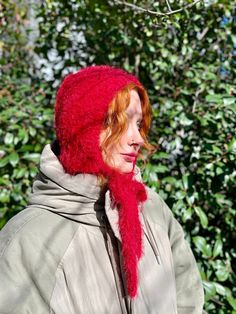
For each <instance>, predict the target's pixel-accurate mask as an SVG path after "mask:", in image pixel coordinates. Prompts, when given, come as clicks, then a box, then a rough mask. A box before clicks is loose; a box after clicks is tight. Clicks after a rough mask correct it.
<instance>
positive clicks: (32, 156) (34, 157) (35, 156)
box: [22, 153, 40, 163]
mask: <svg viewBox="0 0 236 314" xmlns="http://www.w3.org/2000/svg"><path fill="white" fill-rule="evenodd" d="M22 158H23V159H26V160H30V161H33V162H35V163H38V162H39V158H40V154H38V153H29V154H25V155H24V156H23V157H22Z"/></svg>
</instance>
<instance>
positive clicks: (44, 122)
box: [0, 0, 236, 314]
mask: <svg viewBox="0 0 236 314" xmlns="http://www.w3.org/2000/svg"><path fill="white" fill-rule="evenodd" d="M130 2H132V3H136V5H139V6H142V7H148V8H150V9H152V10H154V11H162V12H165V11H166V10H167V7H166V1H130ZM170 3H171V6H172V9H175V8H179V7H181V6H183V5H184V4H186V3H189V2H188V1H183V0H180V1H170ZM235 8H236V3H235V2H233V1H231V2H229V1H220V0H219V1H205V2H203V1H201V2H200V3H199V4H197V5H196V6H194V7H192V8H191V9H190V10H185V11H182V12H180V13H178V14H175V15H171V16H169V17H168V18H166V17H159V16H154V15H150V14H148V13H141V12H139V11H137V10H132V9H131V8H128V7H126V6H124V5H122V4H116V1H91V0H90V1H88V0H82V1H75V0H68V1H58V0H55V1H53V0H46V1H43V2H41V3H40V2H36V1H33V2H31V3H30V2H29V1H17V3H16V2H15V1H2V2H1V4H0V35H1V39H0V65H1V68H0V109H1V116H0V123H1V124H0V186H1V190H0V227H3V225H4V224H5V223H6V222H7V220H8V219H10V218H11V217H12V216H13V215H15V214H16V213H17V212H19V211H20V210H22V209H23V208H24V206H25V205H26V204H27V196H28V194H29V193H30V191H31V184H32V180H33V178H34V176H35V174H36V172H37V163H38V160H39V155H40V152H41V151H42V148H43V146H44V145H45V143H47V142H50V141H51V140H52V139H53V138H54V133H53V103H54V97H55V88H56V87H57V86H58V83H59V80H60V79H61V78H62V77H63V76H64V75H65V74H67V73H68V72H71V71H74V70H78V69H79V68H80V67H82V66H85V65H90V64H111V65H114V66H120V67H123V68H125V69H126V70H128V71H131V72H133V73H135V74H136V75H138V76H139V77H140V80H141V81H142V82H143V84H144V85H145V87H146V88H147V89H148V92H149V95H150V99H151V102H152V105H153V125H152V130H151V134H150V141H151V143H152V144H153V145H154V146H155V147H157V150H156V152H155V153H154V154H153V155H152V156H148V155H147V156H146V159H147V164H146V167H144V170H143V178H144V181H145V182H146V183H147V184H148V185H149V186H151V187H152V188H154V189H155V190H156V191H157V192H158V193H160V195H161V196H162V197H163V198H164V199H165V200H166V202H167V204H168V205H169V206H170V207H171V208H172V209H173V211H174V213H175V215H176V217H177V219H178V220H179V221H180V222H181V224H182V225H183V226H184V228H185V231H186V236H187V239H188V241H189V242H190V244H191V247H192V249H193V251H194V254H195V256H196V259H197V261H198V265H199V269H200V270H201V275H202V279H203V282H204V288H205V293H206V303H205V309H206V311H207V312H208V313H217V314H218V313H219V314H222V313H224V314H225V313H236V296H235V286H236V285H235V283H236V276H235V255H236V253H235V240H236V239H235V233H236V231H235V230H236V229H235V225H236V223H235V216H236V206H235V189H236V167H235V154H236V137H235V131H236V123H235V121H236V100H235V99H236V91H235V86H236V76H235V72H236V67H235V65H236V60H235V55H236V35H235V34H236V32H235V30H236V14H235V13H236V12H235ZM35 21H37V22H35ZM233 261H234V263H233Z"/></svg>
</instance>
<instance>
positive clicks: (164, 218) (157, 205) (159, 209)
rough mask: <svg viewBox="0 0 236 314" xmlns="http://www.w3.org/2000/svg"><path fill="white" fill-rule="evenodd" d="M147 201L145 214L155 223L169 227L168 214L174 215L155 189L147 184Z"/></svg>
mask: <svg viewBox="0 0 236 314" xmlns="http://www.w3.org/2000/svg"><path fill="white" fill-rule="evenodd" d="M146 191H147V201H146V202H145V203H144V208H143V214H144V215H145V217H146V218H148V219H150V220H151V221H152V222H153V223H155V224H159V225H161V226H162V227H164V228H165V229H166V230H167V229H168V226H167V223H168V215H170V214H171V215H172V213H171V211H170V209H169V207H168V206H167V205H166V203H165V202H164V201H163V199H162V198H161V197H160V195H159V194H158V193H157V192H155V191H154V190H153V189H151V188H149V187H147V186H146Z"/></svg>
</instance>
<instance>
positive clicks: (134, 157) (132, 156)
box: [121, 153, 138, 162]
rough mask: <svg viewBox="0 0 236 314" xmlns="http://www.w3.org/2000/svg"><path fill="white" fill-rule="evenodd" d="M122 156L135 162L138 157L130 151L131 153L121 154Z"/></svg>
mask: <svg viewBox="0 0 236 314" xmlns="http://www.w3.org/2000/svg"><path fill="white" fill-rule="evenodd" d="M121 155H122V156H124V159H125V160H126V161H128V162H135V161H136V159H137V156H138V155H137V154H134V153H130V154H121Z"/></svg>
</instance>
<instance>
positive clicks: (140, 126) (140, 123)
mask: <svg viewBox="0 0 236 314" xmlns="http://www.w3.org/2000/svg"><path fill="white" fill-rule="evenodd" d="M137 126H138V129H139V130H141V129H142V126H143V123H142V121H141V122H137Z"/></svg>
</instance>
